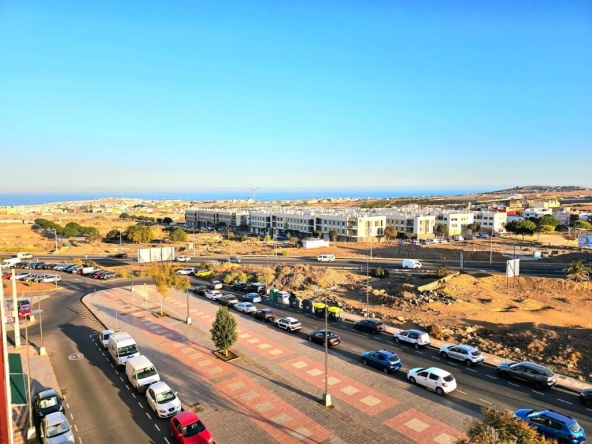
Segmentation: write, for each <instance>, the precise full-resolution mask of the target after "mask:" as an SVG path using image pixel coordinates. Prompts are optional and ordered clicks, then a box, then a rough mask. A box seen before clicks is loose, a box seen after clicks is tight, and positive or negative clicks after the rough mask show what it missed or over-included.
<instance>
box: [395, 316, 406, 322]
mask: <svg viewBox="0 0 592 444" xmlns="http://www.w3.org/2000/svg"><path fill="white" fill-rule="evenodd" d="M395 319H396V320H397V321H399V322H405V318H404V317H403V316H397V317H396V318H395Z"/></svg>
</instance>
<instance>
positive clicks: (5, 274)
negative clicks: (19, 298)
mask: <svg viewBox="0 0 592 444" xmlns="http://www.w3.org/2000/svg"><path fill="white" fill-rule="evenodd" d="M11 277H12V271H3V272H2V279H10V278H11Z"/></svg>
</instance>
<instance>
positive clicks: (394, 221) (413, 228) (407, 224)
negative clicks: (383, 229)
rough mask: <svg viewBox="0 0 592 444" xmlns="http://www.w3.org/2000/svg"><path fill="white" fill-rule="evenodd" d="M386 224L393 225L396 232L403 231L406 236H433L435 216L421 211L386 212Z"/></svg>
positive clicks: (425, 237) (419, 237)
mask: <svg viewBox="0 0 592 444" xmlns="http://www.w3.org/2000/svg"><path fill="white" fill-rule="evenodd" d="M385 217H386V226H387V227H394V228H395V229H396V230H397V233H405V234H406V235H407V236H408V237H413V236H417V238H418V239H428V238H433V237H434V227H435V226H436V216H433V215H425V214H422V213H388V214H386V215H385Z"/></svg>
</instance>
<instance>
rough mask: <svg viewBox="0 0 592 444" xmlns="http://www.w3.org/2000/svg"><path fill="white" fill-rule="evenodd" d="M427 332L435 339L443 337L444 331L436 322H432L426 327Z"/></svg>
mask: <svg viewBox="0 0 592 444" xmlns="http://www.w3.org/2000/svg"><path fill="white" fill-rule="evenodd" d="M427 330H428V334H429V335H430V336H432V337H433V338H436V339H444V332H443V331H442V327H441V326H440V325H438V324H432V325H430V326H428V328H427Z"/></svg>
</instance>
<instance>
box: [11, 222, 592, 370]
mask: <svg viewBox="0 0 592 444" xmlns="http://www.w3.org/2000/svg"><path fill="white" fill-rule="evenodd" d="M71 220H72V221H76V222H78V223H80V224H81V225H90V226H95V227H97V228H98V229H99V231H100V232H101V233H106V232H107V231H109V230H110V229H112V228H121V229H125V228H126V227H127V225H128V224H129V223H125V222H122V221H120V220H118V219H114V218H109V217H105V216H92V215H87V216H86V218H82V217H76V218H68V219H66V218H65V217H64V218H63V219H62V221H61V222H60V223H61V224H63V225H65V224H66V223H67V222H69V221H71ZM161 236H163V233H162V232H159V233H157V237H161ZM189 240H190V242H191V241H194V244H195V254H194V250H193V248H192V247H193V246H192V245H189V244H177V245H176V247H178V248H186V251H185V253H187V254H190V255H192V256H200V255H202V256H211V255H219V256H220V258H224V257H227V256H228V255H230V254H232V255H252V254H257V255H276V254H277V255H278V258H281V257H283V256H287V257H302V256H309V257H316V256H317V255H318V254H321V253H330V254H331V253H332V254H335V255H336V256H338V257H354V258H369V256H370V249H372V257H374V258H393V259H395V258H404V257H411V258H416V259H420V260H421V259H424V260H434V259H448V260H457V259H459V258H460V253H461V252H462V254H463V257H464V260H467V261H469V260H482V261H489V256H490V252H491V253H492V255H493V260H495V261H500V260H504V259H506V258H507V257H509V256H511V255H512V254H514V253H516V254H519V255H520V256H521V257H522V258H523V259H527V258H532V253H533V251H542V252H548V253H551V252H552V251H557V252H558V253H559V255H558V256H555V257H550V258H544V259H541V260H542V261H549V262H557V261H560V262H563V263H569V262H570V261H572V260H574V259H582V260H584V261H585V262H586V263H588V262H590V261H592V254H591V253H589V252H580V251H578V250H577V249H576V248H575V246H574V242H573V241H572V242H571V243H570V242H566V241H565V239H563V237H562V236H561V235H543V236H541V238H540V239H538V242H536V241H537V239H534V238H531V239H528V238H527V239H526V240H523V239H522V238H520V237H519V238H505V237H504V238H495V239H493V240H475V241H467V242H463V243H455V242H451V243H448V244H443V245H433V246H406V247H405V248H402V249H401V248H399V246H398V245H396V244H394V243H392V244H391V245H389V244H387V243H380V244H378V243H373V244H372V245H370V244H359V243H335V244H333V245H331V246H330V247H327V248H322V249H315V250H304V249H298V248H293V247H289V248H287V247H286V248H284V247H282V246H277V245H276V246H274V245H273V244H272V243H267V244H266V243H263V242H258V241H254V240H250V241H248V242H239V241H231V242H229V243H227V242H226V243H225V242H223V239H222V237H221V236H220V235H218V234H201V233H200V234H195V237H194V236H192V235H190V239H189ZM137 247H138V246H135V245H127V244H124V250H125V251H126V252H128V253H131V254H133V253H134V250H135V249H136V248H137ZM54 248H55V241H54V239H53V236H52V235H50V236H45V235H43V234H40V233H37V232H35V231H33V230H32V229H31V226H30V225H25V224H1V225H0V255H1V256H4V257H6V256H10V255H11V254H13V253H16V252H17V251H28V252H31V253H36V252H43V253H45V254H47V253H48V252H50V251H53V250H54ZM118 251H119V244H118V243H115V244H105V243H101V242H97V243H92V244H89V243H86V242H80V241H64V242H63V243H62V244H61V245H60V248H59V254H66V255H67V254H73V255H75V254H77V255H81V254H98V253H106V254H114V253H116V252H118ZM274 262H276V261H275V260H274V261H273V262H271V263H274ZM279 262H280V263H281V260H280V261H279ZM229 266H230V264H222V265H219V266H218V267H216V270H215V272H216V275H217V276H218V277H220V278H222V277H223V276H224V275H225V274H228V273H230V272H232V271H233V268H228V267H229ZM234 267H236V266H235V265H234ZM263 268H265V267H263ZM369 268H370V270H372V269H373V268H374V267H373V266H372V261H371V260H369ZM240 269H241V270H242V271H245V272H246V273H247V274H250V275H251V276H257V275H261V274H262V273H265V272H266V271H265V270H263V271H262V267H255V266H252V265H243V266H241V267H240ZM392 269H395V265H394V264H393V267H392V268H391V270H392ZM116 271H126V270H124V269H123V268H122V270H116ZM127 271H129V270H127ZM365 271H366V270H365V269H364V270H362V271H361V272H360V271H353V270H352V271H347V270H339V271H336V270H334V269H329V268H324V267H320V268H319V267H308V266H300V265H298V266H295V267H291V266H290V267H289V266H284V265H277V266H273V267H272V266H270V267H268V270H267V272H268V273H271V274H272V276H273V277H272V279H273V281H272V285H273V286H274V287H277V288H280V289H285V290H290V291H294V292H295V293H296V294H297V295H298V296H299V297H301V298H313V297H314V292H313V291H312V286H313V285H319V284H321V285H320V286H321V287H323V288H332V290H331V294H332V295H333V296H334V297H335V302H336V303H339V304H340V305H342V306H343V308H344V309H345V310H348V311H352V312H356V313H363V312H364V310H365V308H366V294H368V301H369V306H370V314H371V316H377V317H381V318H383V319H385V320H387V321H389V322H392V323H393V324H394V325H397V326H400V327H402V328H407V327H413V326H420V327H421V328H426V329H428V330H430V331H431V333H432V334H433V335H434V336H439V337H441V338H442V339H446V340H450V341H451V342H467V343H471V344H474V345H476V346H478V347H479V348H480V349H482V350H484V351H489V352H494V353H495V354H497V355H501V356H505V357H508V358H510V359H513V360H522V359H530V360H535V361H540V362H541V363H544V364H546V365H549V366H550V367H552V368H554V369H556V370H558V371H561V372H562V373H564V374H569V375H572V376H574V377H578V378H580V379H581V380H588V381H592V357H591V355H590V353H589V349H590V342H591V340H592V284H586V283H573V282H570V281H567V280H565V279H563V278H559V279H550V278H535V277H528V276H522V277H520V278H518V279H515V280H511V281H507V280H506V278H505V277H502V276H499V275H489V274H484V273H481V274H472V275H470V274H461V275H459V276H457V277H454V278H452V279H450V280H449V281H448V282H447V283H443V284H441V285H440V287H439V288H437V289H436V290H434V291H432V292H427V293H424V294H420V293H419V291H418V290H417V287H418V286H421V285H424V284H427V283H430V282H432V281H434V280H435V279H436V278H435V277H433V276H430V274H429V273H424V274H420V275H418V274H415V273H413V274H412V273H404V272H402V271H397V272H395V273H392V274H391V277H389V278H387V279H371V280H370V286H369V287H368V291H366V282H367V281H366V273H365ZM4 282H6V281H4ZM35 285H36V284H33V286H30V287H27V286H25V285H24V284H19V289H18V292H19V295H20V293H21V292H22V291H26V290H30V292H29V294H30V295H32V296H34V295H35V292H36V291H37V290H38V287H36V286H35ZM40 285H41V286H48V289H49V288H51V287H53V284H40ZM39 289H40V291H43V290H44V288H41V287H39ZM5 291H6V292H7V293H8V292H9V291H10V287H6V286H5ZM434 326H438V327H434Z"/></svg>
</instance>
